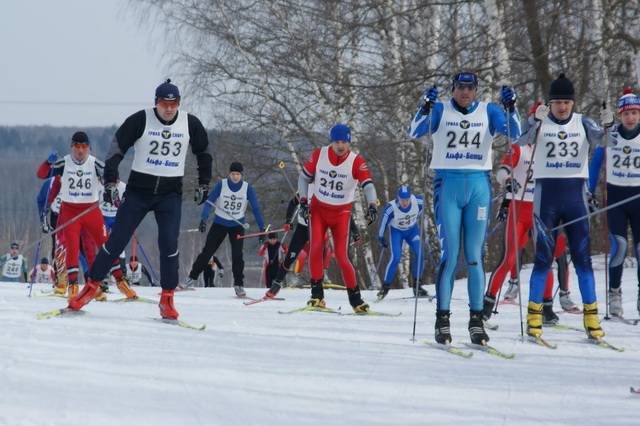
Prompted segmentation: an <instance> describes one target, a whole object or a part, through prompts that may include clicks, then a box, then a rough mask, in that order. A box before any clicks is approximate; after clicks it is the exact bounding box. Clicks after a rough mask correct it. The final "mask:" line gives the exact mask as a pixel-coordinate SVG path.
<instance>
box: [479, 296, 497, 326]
mask: <svg viewBox="0 0 640 426" xmlns="http://www.w3.org/2000/svg"><path fill="white" fill-rule="evenodd" d="M495 306H496V298H495V297H492V296H490V295H488V294H485V295H484V305H483V307H482V319H483V320H484V321H489V320H490V319H491V315H492V314H493V308H494V307H495Z"/></svg>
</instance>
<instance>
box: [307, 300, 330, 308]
mask: <svg viewBox="0 0 640 426" xmlns="http://www.w3.org/2000/svg"><path fill="white" fill-rule="evenodd" d="M307 306H309V307H310V308H326V307H327V304H326V303H325V301H324V299H309V301H308V302H307Z"/></svg>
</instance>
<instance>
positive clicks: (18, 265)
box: [0, 242, 28, 283]
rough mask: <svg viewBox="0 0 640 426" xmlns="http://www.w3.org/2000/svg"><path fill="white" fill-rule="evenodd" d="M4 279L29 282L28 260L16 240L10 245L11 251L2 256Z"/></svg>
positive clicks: (0, 268) (0, 261)
mask: <svg viewBox="0 0 640 426" xmlns="http://www.w3.org/2000/svg"><path fill="white" fill-rule="evenodd" d="M0 271H2V277H1V278H0V279H1V280H2V281H9V282H15V283H19V282H24V283H26V282H27V271H28V269H27V260H26V259H25V258H24V256H22V255H21V254H20V245H19V244H18V243H16V242H13V243H11V245H10V246H9V253H7V254H5V255H4V256H2V257H0Z"/></svg>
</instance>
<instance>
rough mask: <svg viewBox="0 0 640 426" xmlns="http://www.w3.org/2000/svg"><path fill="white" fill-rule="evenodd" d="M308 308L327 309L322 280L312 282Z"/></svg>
mask: <svg viewBox="0 0 640 426" xmlns="http://www.w3.org/2000/svg"><path fill="white" fill-rule="evenodd" d="M307 306H309V307H311V308H326V307H327V304H326V303H325V301H324V287H322V280H311V299H309V301H308V302H307Z"/></svg>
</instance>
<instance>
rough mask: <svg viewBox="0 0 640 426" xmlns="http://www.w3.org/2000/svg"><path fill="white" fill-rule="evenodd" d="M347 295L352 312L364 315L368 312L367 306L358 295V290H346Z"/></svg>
mask: <svg viewBox="0 0 640 426" xmlns="http://www.w3.org/2000/svg"><path fill="white" fill-rule="evenodd" d="M347 294H348V295H349V303H350V304H351V307H352V308H353V312H355V313H356V314H364V313H366V312H369V305H367V304H366V303H365V301H364V300H362V296H361V295H360V289H359V288H358V287H356V288H348V289H347Z"/></svg>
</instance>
